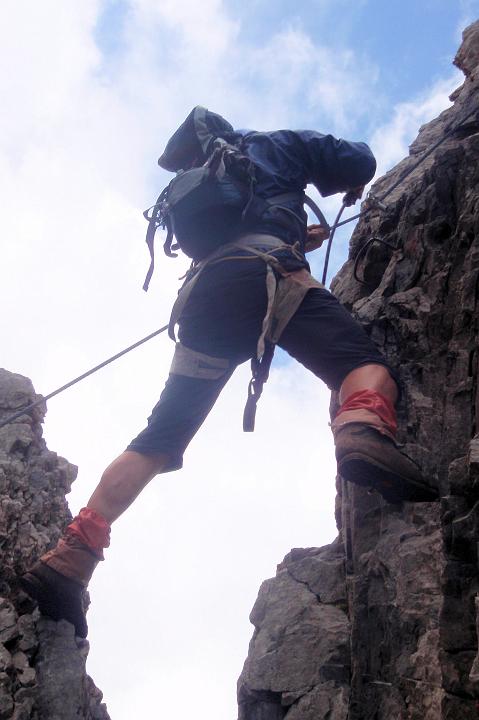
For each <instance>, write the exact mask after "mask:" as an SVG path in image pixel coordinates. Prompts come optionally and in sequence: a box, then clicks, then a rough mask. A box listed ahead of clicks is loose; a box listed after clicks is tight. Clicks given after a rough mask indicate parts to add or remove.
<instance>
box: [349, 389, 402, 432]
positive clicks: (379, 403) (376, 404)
mask: <svg viewBox="0 0 479 720" xmlns="http://www.w3.org/2000/svg"><path fill="white" fill-rule="evenodd" d="M349 410H369V411H370V412H372V413H374V414H375V415H377V416H378V418H380V420H382V422H383V423H384V424H385V425H386V428H387V429H388V430H389V432H390V433H391V435H393V436H394V435H396V431H397V427H398V426H397V417H396V410H395V408H394V405H393V403H392V402H391V401H390V400H388V398H387V397H385V396H384V395H381V393H378V392H376V390H358V391H357V392H354V393H352V395H349V397H347V398H346V400H345V401H344V402H343V404H342V405H341V407H340V408H339V410H338V414H337V415H336V420H337V419H338V417H339V415H340V414H341V413H343V412H348V411H349Z"/></svg>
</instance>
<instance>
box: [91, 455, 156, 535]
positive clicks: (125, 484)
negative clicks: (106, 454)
mask: <svg viewBox="0 0 479 720" xmlns="http://www.w3.org/2000/svg"><path fill="white" fill-rule="evenodd" d="M168 463H169V456H168V455H165V454H158V455H143V454H142V453H138V452H134V451H133V450H125V452H123V453H122V454H121V455H120V456H119V457H117V458H116V460H113V462H112V463H111V465H109V466H108V467H107V469H106V470H105V472H104V473H103V475H102V477H101V480H100V482H99V484H98V486H97V488H96V490H95V491H94V493H93V495H92V496H91V498H90V499H89V501H88V503H87V507H88V508H90V510H94V511H95V512H97V513H99V514H100V515H102V516H103V517H104V518H105V520H106V521H107V522H108V523H109V524H110V525H111V523H113V522H114V521H115V520H116V519H117V518H118V517H120V515H121V514H122V513H123V512H124V511H125V510H126V509H127V508H128V507H129V506H130V505H131V503H132V502H133V501H134V500H135V498H136V497H137V496H138V495H139V494H140V492H141V491H142V490H143V488H144V487H146V485H148V483H149V482H150V480H151V479H152V478H153V477H154V476H155V475H157V474H158V473H161V472H162V470H164V468H165V467H166V466H167V465H168Z"/></svg>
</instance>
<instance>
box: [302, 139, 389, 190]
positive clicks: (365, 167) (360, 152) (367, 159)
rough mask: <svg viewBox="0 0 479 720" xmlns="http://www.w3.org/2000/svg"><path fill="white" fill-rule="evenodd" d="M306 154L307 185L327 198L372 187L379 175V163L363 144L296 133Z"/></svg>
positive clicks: (304, 156)
mask: <svg viewBox="0 0 479 720" xmlns="http://www.w3.org/2000/svg"><path fill="white" fill-rule="evenodd" d="M295 134H296V135H297V136H298V137H299V139H300V141H301V145H302V147H303V150H304V155H303V158H304V160H305V163H306V182H307V183H312V184H313V185H315V186H316V188H317V189H318V190H319V192H320V193H321V195H323V197H326V196H328V195H333V194H334V193H338V192H346V191H347V190H350V189H351V188H356V187H360V186H362V185H365V184H366V183H368V182H369V181H370V180H371V179H372V178H373V177H374V173H375V172H376V160H375V157H374V155H373V154H372V152H371V150H370V148H369V147H368V145H366V143H363V142H349V141H348V140H337V139H336V138H335V137H333V136H332V135H322V134H321V133H319V132H316V131H314V130H296V131H295Z"/></svg>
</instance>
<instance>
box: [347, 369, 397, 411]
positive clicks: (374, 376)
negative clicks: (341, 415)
mask: <svg viewBox="0 0 479 720" xmlns="http://www.w3.org/2000/svg"><path fill="white" fill-rule="evenodd" d="M359 390H375V391H376V392H378V393H381V395H384V396H385V397H386V398H388V400H390V401H391V402H392V403H393V404H394V403H395V402H396V400H397V398H398V395H399V391H398V386H397V383H396V381H395V380H394V378H393V377H392V375H391V373H390V372H389V370H388V368H387V367H386V366H385V365H377V364H369V365H362V366H361V367H358V368H356V369H355V370H351V372H350V373H348V375H346V377H345V378H344V380H343V382H342V384H341V388H340V391H339V401H340V402H341V403H342V402H344V400H346V398H347V397H348V396H349V395H352V394H353V393H355V392H358V391H359Z"/></svg>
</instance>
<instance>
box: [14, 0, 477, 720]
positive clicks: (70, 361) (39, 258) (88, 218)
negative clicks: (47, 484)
mask: <svg viewBox="0 0 479 720" xmlns="http://www.w3.org/2000/svg"><path fill="white" fill-rule="evenodd" d="M478 16H479V0H474V1H471V2H466V1H464V2H461V1H460V0H459V1H455V0H436V1H435V2H433V1H432V0H417V1H416V2H412V1H411V0H404V1H402V2H399V1H396V0H388V1H386V0H384V1H380V0H370V1H369V2H367V1H365V0H303V1H302V2H298V1H296V2H294V3H293V2H287V1H286V0H278V1H276V2H271V0H270V1H268V2H267V1H266V0H242V1H241V2H226V1H224V2H222V1H221V0H202V2H201V3H199V2H197V0H129V2H128V3H126V2H114V1H111V0H110V1H108V0H82V2H81V3H80V2H78V0H61V1H60V0H42V2H41V3H39V2H36V1H34V0H4V2H3V3H2V4H1V7H0V20H1V22H0V36H1V38H0V48H1V50H0V52H1V53H2V58H1V60H2V62H0V91H1V93H2V96H3V97H6V98H7V99H8V102H6V103H5V107H4V112H3V113H2V114H1V116H0V193H1V195H2V200H3V209H2V215H1V220H0V222H1V224H2V237H3V238H5V239H6V242H4V243H3V244H2V270H3V274H2V283H1V288H0V292H1V293H2V307H3V308H8V310H7V311H6V312H3V313H2V314H1V315H0V334H1V336H2V337H3V338H8V339H9V342H8V343H5V345H4V347H3V359H2V362H3V364H4V366H5V367H6V368H7V369H9V370H12V371H14V372H19V373H22V374H24V375H27V376H28V377H30V378H32V380H33V382H34V384H35V387H36V390H37V392H42V393H43V394H47V393H48V392H49V391H51V390H52V389H54V388H55V387H58V386H60V385H61V384H63V383H64V382H67V381H68V380H69V379H71V378H72V377H74V376H76V375H78V374H80V373H81V372H84V371H85V370H86V369H87V368H89V367H91V366H93V365H95V364H96V363H98V362H100V361H101V360H103V359H104V358H106V357H109V356H110V355H112V354H113V353H114V352H116V351H118V350H120V349H121V348H123V347H125V346H127V345H129V344H130V343H132V342H133V341H135V340H136V339H138V338H140V337H142V336H145V335H147V334H148V333H150V332H152V331H153V330H155V329H156V328H157V327H160V326H162V325H164V324H165V322H166V320H167V317H168V314H169V309H170V307H171V304H172V302H173V300H174V298H175V295H176V292H177V288H178V285H179V283H178V277H179V276H180V275H181V274H182V273H183V272H184V270H185V268H186V266H187V262H185V261H181V260H177V261H170V260H167V259H166V258H163V257H162V254H161V250H160V252H159V253H158V262H157V270H156V272H155V275H154V278H153V281H152V284H151V286H150V290H149V292H148V294H147V295H145V293H143V291H142V290H141V285H142V282H143V278H144V275H145V273H146V270H147V267H148V253H147V250H146V246H145V243H144V234H145V229H146V224H145V221H144V219H143V217H142V210H143V209H144V208H145V207H147V206H149V205H150V204H151V202H152V201H153V200H154V199H155V198H156V197H157V195H158V192H159V190H160V189H161V188H162V187H163V186H164V185H165V184H166V182H167V181H168V178H169V175H168V174H167V173H165V172H162V171H160V170H159V168H158V166H157V163H156V161H157V158H158V155H159V154H160V152H161V150H162V148H163V146H164V144H165V143H166V141H167V139H168V137H169V135H170V134H171V132H172V131H173V130H174V129H175V128H176V126H177V125H178V124H179V123H180V122H181V121H182V120H183V119H184V117H185V116H186V114H187V113H188V112H189V111H190V109H191V108H192V107H193V106H194V105H196V104H204V105H206V106H208V107H210V109H212V110H215V111H217V112H220V113H222V114H223V115H225V117H227V118H228V119H229V120H230V121H231V122H232V123H233V125H237V126H240V127H255V128H258V129H274V128H278V127H293V128H294V127H303V128H305V127H312V128H316V129H318V130H321V131H325V132H333V133H335V134H337V135H340V136H341V135H342V136H344V137H347V138H349V139H353V140H366V141H368V142H369V143H370V144H371V146H372V147H373V149H374V151H375V153H376V155H377V159H378V164H379V171H378V172H379V174H382V173H384V172H385V171H386V170H387V169H388V168H390V167H391V166H393V165H394V164H395V163H397V162H398V161H399V160H401V159H402V158H403V157H404V156H405V154H406V153H407V151H408V144H409V143H410V142H411V141H412V140H413V139H414V137H415V136H416V135H417V132H418V129H419V127H420V126H421V125H422V124H423V123H425V122H427V121H428V120H430V119H432V118H434V117H435V116H437V115H438V113H439V112H441V111H442V110H443V109H445V108H446V107H447V106H448V104H449V101H448V95H449V94H450V92H451V90H452V89H454V87H455V86H457V85H458V84H460V82H462V76H461V74H460V73H459V71H457V70H455V69H454V68H453V67H452V65H451V62H452V59H453V57H454V55H455V52H456V50H457V47H458V46H459V42H460V34H461V30H462V29H463V28H464V26H465V25H466V24H467V23H468V22H470V21H472V20H474V19H476V18H477V17H478ZM12 67H14V68H15V73H12V71H11V68H12ZM316 199H317V198H316ZM339 205H340V198H327V199H326V200H324V201H321V206H322V209H323V211H324V212H325V214H326V216H327V217H328V219H329V221H330V222H331V221H332V219H333V218H334V216H335V214H336V212H337V210H338V207H339ZM351 230H352V227H351V226H347V229H345V230H343V231H342V232H341V233H338V236H337V238H336V239H335V245H334V250H333V255H332V262H331V267H332V270H331V274H330V276H329V277H330V278H331V276H332V273H333V272H334V270H335V269H338V268H339V267H340V266H341V264H342V263H343V262H344V260H345V258H346V256H347V250H348V243H349V237H350V232H351ZM311 263H312V266H313V268H314V270H315V274H316V276H318V275H319V276H320V274H321V270H322V264H323V252H322V251H320V252H318V253H315V256H314V257H313V258H312V259H311ZM5 269H6V270H5ZM172 352H173V347H172V344H171V343H170V342H169V341H168V340H167V339H166V338H165V337H164V336H162V337H160V338H158V339H157V340H154V341H152V342H151V343H148V344H147V345H145V346H143V347H142V348H140V349H138V350H137V351H135V352H134V353H131V354H130V355H128V356H127V357H125V358H123V359H122V360H120V361H118V363H115V364H114V365H111V366H109V367H108V368H107V369H105V370H103V371H102V372H101V373H99V374H97V375H95V376H93V377H92V378H90V379H88V380H86V381H85V382H84V383H81V384H80V385H79V386H76V388H73V389H71V390H69V391H68V392H66V393H64V394H63V395H60V396H58V397H57V398H55V399H53V400H52V401H51V402H50V403H49V408H48V414H47V418H46V421H45V437H46V440H47V443H48V445H49V447H50V449H52V450H55V451H57V452H58V453H59V454H61V455H64V456H65V457H67V458H68V459H69V460H70V461H72V462H74V463H75V464H77V465H78V466H79V476H78V479H77V481H76V482H75V483H74V486H73V490H72V493H71V495H70V496H69V502H70V507H71V509H72V511H73V512H76V511H77V510H78V509H79V508H80V507H82V505H84V504H85V502H86V500H87V498H88V497H89V495H90V494H91V492H92V490H93V489H94V487H95V485H96V483H97V481H98V479H99V477H100V474H101V472H102V470H103V469H104V467H105V466H106V465H107V464H108V463H109V462H110V461H111V460H112V459H113V457H114V456H115V455H117V454H119V453H120V452H121V451H122V450H123V448H124V447H125V445H126V444H127V443H128V442H129V441H130V439H131V438H132V437H133V436H135V435H136V434H137V433H138V431H139V430H140V429H141V428H142V427H143V425H144V423H145V419H146V417H147V415H148V414H149V412H150V410H151V407H152V406H153V405H154V403H155V402H156V400H157V398H158V395H159V393H160V391H161V389H162V386H163V383H164V379H165V376H166V374H167V372H168V368H169V364H170V362H171V355H172ZM248 380H249V369H248V368H247V367H246V366H245V367H242V368H240V369H239V370H238V372H237V373H236V374H235V376H234V377H233V379H232V380H231V382H230V383H229V384H228V387H227V388H226V389H225V391H224V393H223V394H222V396H221V398H220V400H219V401H218V404H217V406H216V407H215V409H214V411H213V412H212V413H211V416H210V417H209V418H208V421H207V422H206V423H205V426H204V427H203V428H202V429H201V431H200V433H199V435H198V437H197V438H196V439H195V440H194V441H193V442H192V444H191V446H190V448H189V449H188V452H187V454H186V456H185V467H184V469H183V470H182V471H181V472H179V473H172V474H169V475H167V476H164V477H161V478H158V479H156V480H155V481H154V482H153V483H151V485H150V486H149V487H148V488H147V489H146V490H145V492H144V493H143V494H142V495H141V497H140V498H139V499H138V500H137V501H136V502H135V504H134V506H133V507H132V508H131V510H130V511H129V512H128V513H125V515H124V516H123V517H122V518H120V520H119V521H118V523H115V525H114V527H113V532H112V545H111V548H110V550H109V551H108V553H107V560H106V561H105V563H103V564H102V567H101V568H100V569H99V572H98V573H97V575H96V576H95V578H94V581H93V583H92V586H91V596H92V607H91V610H90V612H89V623H90V627H91V635H90V640H91V647H92V649H91V653H90V658H89V669H90V672H91V674H92V675H93V677H94V679H95V680H96V682H97V683H98V684H99V686H100V687H101V688H102V690H103V691H104V692H105V699H106V701H107V703H108V706H109V708H110V711H111V715H112V718H113V720H130V718H132V717H155V716H156V715H157V714H158V706H159V705H160V704H161V709H162V713H163V714H164V716H165V717H176V716H177V715H178V716H181V717H189V716H193V715H194V717H195V718H197V720H225V718H234V717H235V706H236V700H235V683H236V679H237V677H238V675H239V673H240V670H241V666H242V662H243V660H244V658H245V655H246V652H247V645H248V641H249V638H250V636H251V633H252V627H251V625H250V624H249V622H248V615H249V612H250V610H251V607H252V605H253V602H254V600H255V597H256V594H257V590H258V587H259V585H260V583H261V581H262V580H264V579H265V578H266V577H268V576H271V575H272V574H274V572H275V567H276V564H277V563H278V562H279V561H281V559H282V557H283V556H284V555H285V554H286V553H287V552H288V551H289V550H290V548H291V547H301V546H315V545H316V546H318V545H322V544H325V543H327V542H330V541H331V540H332V539H333V538H334V536H335V534H336V528H335V524H334V517H333V508H334V495H335V489H334V475H335V463H334V457H333V448H332V442H331V436H330V431H329V428H328V425H327V423H328V419H329V415H328V405H329V393H328V391H327V389H326V388H325V387H324V386H323V385H321V383H319V382H318V381H317V380H316V379H315V378H313V377H311V376H310V375H309V374H308V373H307V372H306V371H304V370H303V369H302V368H301V367H299V366H298V365H296V364H294V363H293V362H290V361H289V360H288V361H286V360H285V358H284V357H283V360H282V362H281V363H279V364H277V365H276V366H275V368H274V369H273V372H272V374H271V378H270V380H269V381H268V385H267V387H266V389H265V392H264V393H263V397H262V399H261V403H260V407H259V410H258V415H257V427H256V431H255V433H254V434H253V435H248V436H246V435H245V434H243V433H242V432H241V416H242V410H243V406H244V400H245V396H246V387H247V382H248ZM284 437H287V438H288V440H289V442H290V447H291V448H293V449H292V450H291V451H290V452H289V453H284V452H280V453H279V452H278V438H279V439H280V441H281V443H283V438H284ZM281 447H282V445H281ZM285 456H286V457H285ZM152 568H153V572H152ZM132 608H136V609H137V610H136V611H135V612H133V613H132ZM125 617H128V618H129V624H128V628H127V631H126V632H125V630H124V629H125ZM145 639H146V640H145ZM125 658H128V662H129V664H133V665H134V670H131V669H130V670H128V673H126V672H125V662H126V660H125ZM185 688H188V692H186V693H185ZM198 697H201V698H208V702H207V703H198V700H197V699H198Z"/></svg>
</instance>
